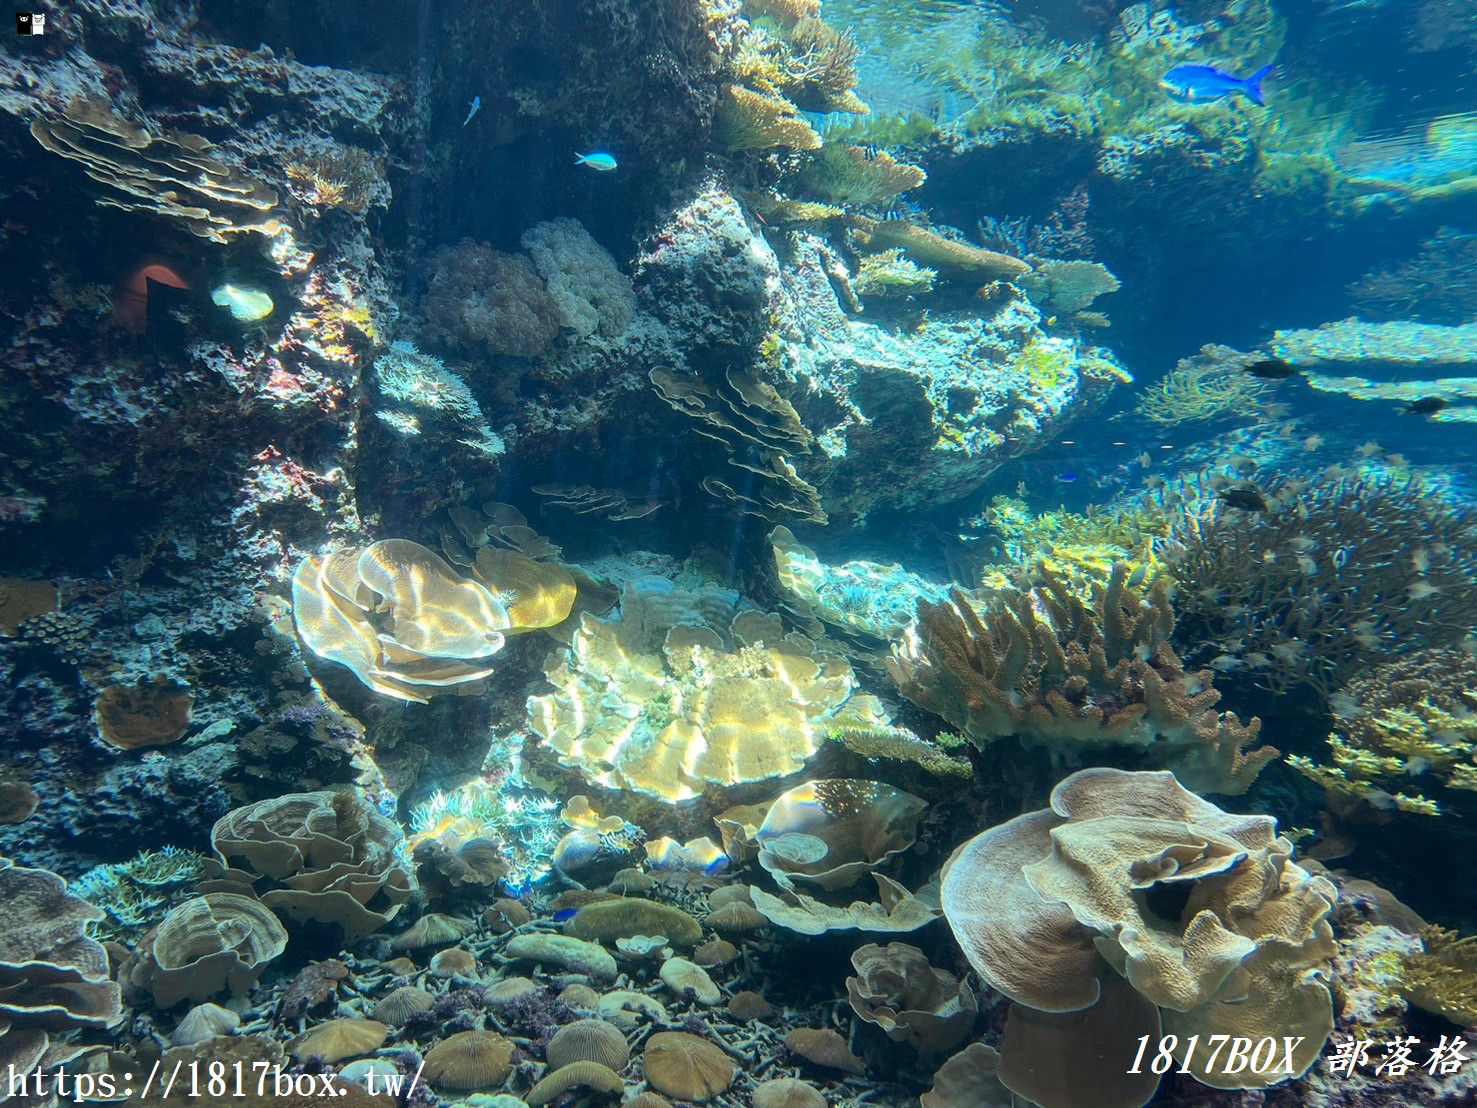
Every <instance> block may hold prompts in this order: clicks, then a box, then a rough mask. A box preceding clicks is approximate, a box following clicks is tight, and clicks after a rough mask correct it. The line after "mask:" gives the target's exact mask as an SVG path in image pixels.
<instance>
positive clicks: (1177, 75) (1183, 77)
mask: <svg viewBox="0 0 1477 1108" xmlns="http://www.w3.org/2000/svg"><path fill="white" fill-rule="evenodd" d="M1272 68H1273V67H1272V66H1270V65H1264V66H1262V67H1261V68H1260V69H1258V70H1257V71H1256V72H1255V73H1253V74H1252V75H1251V76H1250V77H1244V78H1243V77H1233V76H1231V75H1230V74H1229V73H1222V72H1221V71H1220V70H1219V69H1217V68H1216V67H1215V66H1213V65H1177V66H1175V67H1174V68H1173V69H1171V70H1170V71H1169V72H1168V73H1166V74H1165V75H1164V80H1162V81H1160V82H1159V84H1160V86H1161V87H1163V88H1166V89H1168V90H1169V93H1170V95H1171V96H1173V97H1174V98H1175V99H1176V100H1185V101H1188V102H1189V103H1192V104H1193V103H1203V102H1208V101H1211V100H1222V99H1224V98H1225V97H1227V96H1234V95H1236V93H1238V92H1239V93H1240V94H1241V95H1242V96H1245V97H1247V98H1248V99H1250V100H1251V102H1252V103H1254V104H1265V103H1266V100H1264V99H1263V98H1262V82H1263V81H1264V80H1266V78H1267V74H1269V73H1271V72H1272Z"/></svg>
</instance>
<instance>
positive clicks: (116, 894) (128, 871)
mask: <svg viewBox="0 0 1477 1108" xmlns="http://www.w3.org/2000/svg"><path fill="white" fill-rule="evenodd" d="M204 863H205V856H204V855H202V854H197V853H195V852H194V851H193V850H180V849H178V848H176V847H172V846H166V847H164V848H163V849H162V850H157V851H155V850H146V851H144V852H143V853H142V854H139V855H137V856H135V857H133V858H130V859H129V860H128V861H126V862H118V863H112V864H108V865H101V866H94V867H93V868H92V869H90V870H88V871H87V872H86V873H84V874H83V875H82V876H81V877H79V878H77V879H76V880H75V881H73V882H72V883H71V884H70V885H69V886H67V891H68V892H70V893H71V894H72V895H73V896H77V897H81V898H82V899H83V900H87V901H91V902H92V903H94V904H96V905H98V907H100V908H101V909H102V910H103V912H104V913H105V914H104V916H103V918H102V919H99V920H97V921H96V922H95V923H94V924H93V925H92V926H93V931H92V933H93V935H94V937H96V938H98V939H100V940H113V941H116V942H124V943H131V942H133V941H135V940H137V939H138V938H139V937H140V936H141V935H142V934H143V933H144V932H145V931H147V930H148V929H149V928H151V927H153V926H154V925H155V924H157V923H158V922H159V921H160V919H162V918H163V916H164V914H165V912H167V911H168V910H169V909H170V908H171V907H173V906H174V905H176V904H178V903H179V902H180V901H181V900H183V899H185V898H186V896H187V893H186V890H187V889H188V887H189V886H191V885H193V884H194V883H195V881H196V879H197V878H199V876H200V874H201V873H202V872H203V867H204Z"/></svg>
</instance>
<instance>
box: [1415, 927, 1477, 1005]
mask: <svg viewBox="0 0 1477 1108" xmlns="http://www.w3.org/2000/svg"><path fill="white" fill-rule="evenodd" d="M1421 939H1422V940H1423V941H1424V943H1425V950H1424V951H1423V952H1421V953H1420V954H1406V955H1403V956H1402V957H1401V959H1400V969H1399V974H1398V983H1397V988H1398V989H1399V990H1400V994H1401V995H1402V996H1403V997H1405V999H1406V1000H1408V1001H1410V1003H1412V1004H1414V1005H1415V1006H1416V1007H1417V1008H1420V1009H1422V1010H1423V1011H1426V1012H1433V1013H1435V1014H1436V1015H1439V1016H1443V1017H1445V1018H1446V1019H1449V1020H1451V1021H1452V1022H1453V1023H1455V1024H1458V1025H1459V1026H1462V1027H1470V1026H1472V1025H1473V1024H1474V1023H1477V935H1468V936H1465V937H1463V936H1461V935H1459V934H1457V933H1456V932H1455V931H1448V930H1446V929H1445V928H1443V927H1427V928H1426V929H1425V930H1423V931H1422V932H1421Z"/></svg>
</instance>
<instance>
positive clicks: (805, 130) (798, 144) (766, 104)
mask: <svg viewBox="0 0 1477 1108" xmlns="http://www.w3.org/2000/svg"><path fill="white" fill-rule="evenodd" d="M713 136H714V138H715V139H716V140H717V142H718V144H719V145H720V146H722V147H723V148H724V149H725V150H727V151H729V152H730V153H738V152H740V151H743V150H769V149H772V148H773V147H776V146H783V147H788V148H790V149H792V150H819V149H820V147H821V136H820V135H818V134H816V133H815V131H814V130H813V129H812V128H811V126H810V124H809V123H806V122H805V120H803V119H801V118H800V116H799V109H797V108H796V107H795V105H794V104H791V103H790V102H789V101H788V100H785V99H783V98H782V97H778V96H765V95H764V94H763V93H760V92H755V91H754V90H753V89H748V88H744V87H743V86H742V85H729V86H727V87H726V88H725V89H724V90H723V92H722V94H721V95H720V96H719V98H718V111H717V115H716V116H715V118H714V120H713Z"/></svg>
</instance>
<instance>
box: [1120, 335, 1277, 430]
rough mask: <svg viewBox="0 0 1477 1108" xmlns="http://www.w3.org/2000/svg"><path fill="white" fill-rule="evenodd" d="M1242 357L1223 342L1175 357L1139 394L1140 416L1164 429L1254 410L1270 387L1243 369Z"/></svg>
mask: <svg viewBox="0 0 1477 1108" xmlns="http://www.w3.org/2000/svg"><path fill="white" fill-rule="evenodd" d="M1247 360H1248V359H1247V358H1246V356H1245V355H1243V354H1242V353H1241V352H1240V351H1238V350H1233V349H1231V348H1230V347H1228V346H1214V345H1211V346H1203V347H1201V348H1200V353H1198V354H1196V355H1194V356H1193V357H1189V358H1182V359H1180V363H1179V364H1178V365H1177V366H1175V368H1174V369H1172V370H1171V371H1170V372H1169V374H1168V375H1167V376H1165V377H1164V379H1163V380H1161V381H1160V382H1158V383H1157V384H1155V385H1153V386H1151V387H1150V388H1148V389H1146V390H1145V391H1144V392H1143V394H1142V395H1141V396H1140V398H1139V403H1138V412H1139V415H1141V416H1143V417H1144V418H1146V419H1149V420H1151V421H1153V422H1154V423H1157V424H1159V425H1160V426H1163V427H1174V426H1177V425H1179V424H1181V423H1200V422H1205V421H1208V420H1214V419H1222V418H1226V417H1229V416H1246V415H1252V414H1255V413H1256V412H1257V410H1258V408H1259V405H1260V403H1261V401H1262V399H1263V398H1264V397H1265V396H1266V394H1267V393H1268V392H1269V391H1270V389H1271V386H1270V385H1269V384H1268V383H1267V382H1266V381H1262V380H1259V379H1257V378H1255V377H1252V376H1249V375H1248V374H1247V372H1246V363H1247Z"/></svg>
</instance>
